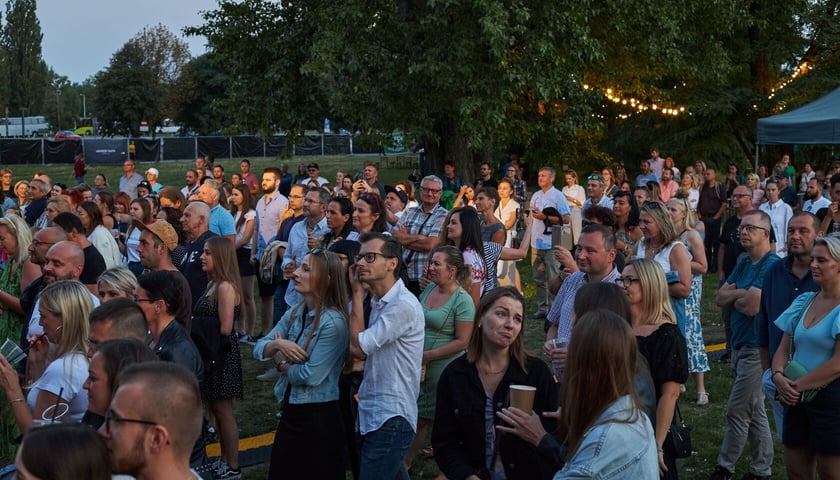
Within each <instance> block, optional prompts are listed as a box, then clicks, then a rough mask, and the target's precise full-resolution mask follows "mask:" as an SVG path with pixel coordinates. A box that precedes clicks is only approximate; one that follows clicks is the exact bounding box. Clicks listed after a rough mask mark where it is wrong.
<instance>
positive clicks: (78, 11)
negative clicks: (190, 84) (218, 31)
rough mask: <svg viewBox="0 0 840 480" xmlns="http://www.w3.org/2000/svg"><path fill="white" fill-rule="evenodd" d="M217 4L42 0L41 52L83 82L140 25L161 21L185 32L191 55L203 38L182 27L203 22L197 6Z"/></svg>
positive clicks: (199, 0)
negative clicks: (192, 35)
mask: <svg viewBox="0 0 840 480" xmlns="http://www.w3.org/2000/svg"><path fill="white" fill-rule="evenodd" d="M216 7H217V3H216V0H142V1H128V0H75V1H70V2H53V1H47V0H41V1H39V2H38V3H37V9H38V11H37V13H38V20H40V22H41V32H42V33H43V34H44V40H43V42H42V44H41V55H42V57H43V59H44V61H45V62H46V63H47V65H48V66H50V67H52V69H53V70H54V71H55V72H56V73H58V74H59V75H64V76H66V77H67V78H68V79H69V80H70V81H71V82H74V83H81V82H83V81H85V80H86V79H87V78H88V77H91V76H93V75H95V74H96V73H97V72H99V71H100V70H102V69H104V68H106V67H107V66H108V64H109V63H110V61H111V57H112V56H113V55H114V53H116V51H117V50H119V49H120V48H121V47H122V46H123V45H125V42H127V41H128V40H130V39H131V38H132V37H134V36H135V35H136V34H137V33H138V32H140V31H141V30H143V27H145V26H154V25H157V24H159V23H160V24H163V25H165V26H166V27H168V28H169V30H171V31H172V33H174V34H176V35H178V36H181V37H182V38H184V40H186V42H187V44H188V45H189V46H190V53H192V55H193V56H194V57H195V56H198V55H201V54H202V53H204V50H205V48H204V44H205V43H206V39H205V38H204V37H183V34H182V33H181V29H182V28H183V27H185V26H198V25H201V24H202V23H203V21H202V18H201V16H200V15H199V12H200V11H207V10H213V9H215V8H216ZM3 12H4V13H5V9H4V10H3ZM3 21H4V22H5V18H3Z"/></svg>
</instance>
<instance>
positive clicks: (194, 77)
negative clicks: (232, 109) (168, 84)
mask: <svg viewBox="0 0 840 480" xmlns="http://www.w3.org/2000/svg"><path fill="white" fill-rule="evenodd" d="M229 83H230V74H229V73H228V72H227V70H226V69H225V64H224V63H220V62H217V61H215V60H214V55H213V54H204V55H201V56H199V57H197V58H194V59H192V60H190V61H189V62H188V63H187V64H186V65H184V68H183V70H182V71H181V76H180V77H179V78H178V80H177V81H176V82H175V84H174V85H173V88H172V95H171V97H172V100H171V103H170V105H171V106H172V108H173V110H175V111H176V112H177V113H176V114H175V117H174V118H175V119H176V121H177V122H178V123H179V124H180V125H182V126H184V127H191V128H193V129H195V131H196V132H199V133H202V134H207V133H210V132H215V131H217V130H222V129H223V128H225V127H226V126H227V125H228V124H229V123H230V117H229V116H228V115H226V114H224V113H223V112H222V111H220V110H219V109H217V108H214V102H215V101H217V100H218V99H221V98H223V97H224V96H225V92H226V91H227V86H228V84H229Z"/></svg>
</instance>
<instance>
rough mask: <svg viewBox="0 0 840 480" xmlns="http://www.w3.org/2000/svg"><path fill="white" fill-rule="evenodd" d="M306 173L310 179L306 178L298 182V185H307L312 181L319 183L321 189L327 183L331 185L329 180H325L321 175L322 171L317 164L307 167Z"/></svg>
mask: <svg viewBox="0 0 840 480" xmlns="http://www.w3.org/2000/svg"><path fill="white" fill-rule="evenodd" d="M306 171H307V172H308V173H309V178H304V179H303V180H298V182H297V183H302V184H304V185H306V184H307V183H309V182H310V181H312V180H315V181H317V182H318V186H319V187H320V186H321V185H323V184H325V183H330V181H329V180H327V179H326V178H324V177H322V176H321V175H320V173H321V169H320V168H318V164H317V163H310V164H309V165H307V166H306Z"/></svg>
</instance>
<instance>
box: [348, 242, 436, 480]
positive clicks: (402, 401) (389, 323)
mask: <svg viewBox="0 0 840 480" xmlns="http://www.w3.org/2000/svg"><path fill="white" fill-rule="evenodd" d="M359 241H360V243H361V244H362V245H361V249H360V250H359V255H358V256H357V260H356V263H355V264H353V265H352V266H351V267H350V279H351V280H350V284H351V288H352V294H353V300H352V314H351V316H350V353H351V355H352V356H353V357H355V358H359V359H365V376H364V379H363V380H362V384H361V386H360V387H359V394H358V395H359V397H358V398H359V420H358V422H359V423H358V425H359V433H360V434H361V437H362V440H361V445H360V449H359V457H360V461H359V464H360V471H359V478H360V480H380V479H387V480H391V479H394V478H398V477H399V478H408V472H407V471H406V466H405V463H403V457H404V456H405V453H406V452H407V451H408V448H409V447H410V446H411V443H412V441H413V440H414V435H415V429H416V425H417V396H418V395H419V393H420V370H421V368H422V360H423V331H424V328H425V320H424V317H423V308H422V307H421V306H420V302H419V301H418V300H417V298H416V297H415V296H414V294H413V293H411V291H409V290H408V288H407V287H406V286H405V284H403V282H402V280H400V278H399V273H398V272H399V269H400V263H401V262H402V245H400V243H399V242H398V241H397V240H396V239H395V238H393V237H390V236H387V235H383V234H381V233H366V234H364V235H362V236H361V237H360V238H359ZM363 284H364V285H363ZM366 289H367V290H368V291H369V292H370V293H371V295H372V299H371V312H370V322H369V325H368V327H367V328H365V319H364V305H363V303H364V295H365V290H366Z"/></svg>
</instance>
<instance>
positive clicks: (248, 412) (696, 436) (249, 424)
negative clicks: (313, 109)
mask: <svg viewBox="0 0 840 480" xmlns="http://www.w3.org/2000/svg"><path fill="white" fill-rule="evenodd" d="M368 159H372V160H374V161H381V158H380V157H377V156H334V157H296V158H293V159H290V160H286V159H262V158H252V159H251V169H252V171H253V172H255V173H257V174H258V175H259V173H260V172H261V171H262V169H263V168H265V167H268V166H279V165H280V163H282V162H288V163H289V165H290V171H291V172H292V173H293V174H294V173H295V172H296V170H297V165H298V163H304V164H306V163H309V162H316V163H318V164H319V166H320V168H321V176H323V177H325V178H327V179H329V180H331V181H333V180H334V179H335V172H336V170H339V169H344V170H348V171H350V172H356V171H358V170H361V168H362V165H363V162H364V161H365V160H368ZM216 164H220V165H223V166H224V167H225V170H226V172H227V173H228V175H230V173H233V172H238V171H239V159H233V160H217V161H216ZM152 166H154V167H156V168H158V170H160V172H161V175H160V179H159V181H160V182H161V183H163V184H164V185H177V186H178V187H179V188H180V187H182V186H183V177H184V171H185V170H186V169H188V168H191V167H193V166H194V163H193V162H180V163H154V164H152V163H148V164H146V163H143V164H138V167H137V171H138V172H139V173H140V174H141V175H142V174H143V172H145V170H146V168H149V167H152ZM383 167H384V164H383ZM10 168H11V169H12V171H13V172H14V176H15V181H17V180H19V179H21V178H27V179H28V178H32V174H33V173H35V172H36V171H43V172H46V173H47V174H49V175H50V176H51V178H52V180H53V181H54V182H55V181H60V182H65V183H67V184H68V185H73V184H74V183H75V181H74V179H73V178H72V175H73V172H72V165H61V166H40V165H39V166H30V165H19V166H11V167H10ZM97 173H103V174H104V175H106V177H107V178H108V180H109V183H110V184H111V185H118V184H119V176H120V175H122V166H121V165H113V166H111V165H109V166H97V165H91V166H89V168H88V173H87V180H88V182H89V183H91V184H92V183H93V177H94V176H95V175H96V174H97ZM408 174H409V170H408V169H393V168H380V180H381V181H382V182H383V183H384V184H389V183H394V182H396V181H398V180H403V179H405V178H406V177H407V176H408ZM519 268H520V272H521V273H522V274H523V275H522V278H523V289H524V291H525V296H526V301H527V310H528V312H526V313H527V314H530V313H532V312H533V311H534V310H535V307H536V302H535V299H534V297H535V288H534V284H533V281H531V280H530V278H531V273H530V267H529V266H528V264H527V262H525V261H522V262H520V263H519ZM704 280H705V281H704V290H703V302H702V316H703V331H704V336H705V339H706V345H707V346H708V345H713V344H717V343H722V342H723V339H724V334H723V327H722V325H721V324H720V312H719V309H718V307H717V306H716V305H715V304H714V294H715V290H716V286H717V279H716V275H706V277H705V279H704ZM257 305H259V301H257ZM544 339H545V335H544V333H543V330H542V322H541V321H540V322H536V321H530V322H527V323H526V326H525V341H526V345H527V347H528V348H529V349H530V350H531V351H533V352H540V351H541V350H542V343H543V341H544ZM242 355H243V373H244V377H245V392H246V393H245V395H246V396H245V400H243V401H237V402H236V416H237V421H238V422H239V428H240V431H241V437H242V438H245V437H250V436H253V435H258V434H262V433H266V432H268V431H271V430H273V429H275V428H276V424H277V420H276V417H275V414H276V413H277V404H276V401H275V399H274V395H273V392H272V387H273V385H272V384H268V383H263V382H259V381H257V380H256V378H255V377H256V376H257V375H258V374H260V373H262V372H264V371H265V369H266V368H267V366H268V365H267V364H262V363H259V362H257V361H256V360H253V357H252V355H251V348H250V347H249V346H247V345H242ZM710 356H711V357H712V358H711V359H710V363H711V368H712V370H711V372H708V373H707V374H706V389H707V391H708V392H709V397H710V403H709V405H706V406H702V407H700V406H697V405H695V404H694V400H695V392H696V390H695V388H694V384H693V382H692V381H691V380H689V382H688V385H687V386H686V388H687V393H686V394H684V395H683V396H682V398H681V399H680V402H679V403H680V409H681V411H682V414H683V417H684V418H685V420H686V422H687V423H689V424H691V425H693V427H694V430H693V431H692V440H693V448H694V452H695V453H694V455H692V457H691V458H689V459H686V460H681V461H679V462H678V465H679V467H680V476H681V478H685V479H705V478H707V477H708V475H709V473H710V472H711V471H712V469H713V468H714V466H715V463H716V459H717V455H718V451H719V448H720V444H721V441H722V438H723V430H724V426H725V422H726V420H725V414H726V400H727V397H728V395H729V390H730V388H731V385H732V377H733V376H732V372H731V370H730V368H729V366H728V365H721V364H719V363H718V362H717V361H716V360H717V358H718V357H719V356H720V354H719V353H714V354H711V355H710ZM767 411H768V412H770V408H769V406H768V407H767ZM771 417H772V415H771ZM770 421H771V425H772V422H773V421H772V418H771V420H770ZM774 436H775V434H774ZM313 448H316V447H315V446H313ZM748 465H749V449H748V447H747V448H745V452H744V454H743V455H742V459H741V461H740V462H739V463H738V465H737V471H736V475H737V476H738V477H740V476H741V475H743V474H744V473H746V472H747V471H748ZM267 472H268V466H267V464H265V465H259V466H255V467H250V468H248V469H247V470H246V478H266V476H267ZM413 472H414V478H434V476H436V475H437V472H438V471H437V467H436V465H435V463H434V461H433V460H425V459H423V458H420V457H418V460H417V461H416V462H415V465H414V469H413ZM773 476H774V477H776V478H783V477H784V466H783V458H782V447H781V444H780V443H779V442H778V441H777V442H776V455H775V462H774V469H773Z"/></svg>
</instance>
